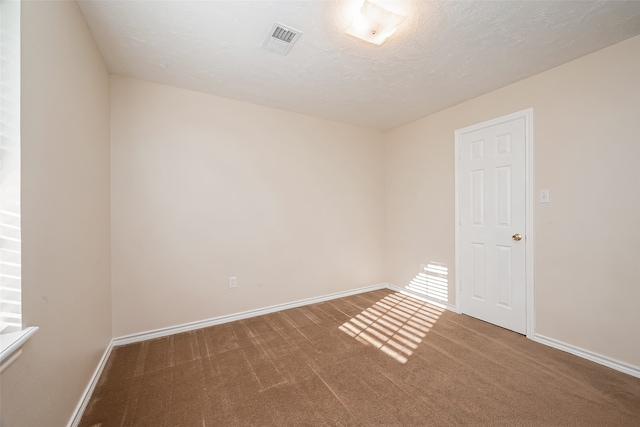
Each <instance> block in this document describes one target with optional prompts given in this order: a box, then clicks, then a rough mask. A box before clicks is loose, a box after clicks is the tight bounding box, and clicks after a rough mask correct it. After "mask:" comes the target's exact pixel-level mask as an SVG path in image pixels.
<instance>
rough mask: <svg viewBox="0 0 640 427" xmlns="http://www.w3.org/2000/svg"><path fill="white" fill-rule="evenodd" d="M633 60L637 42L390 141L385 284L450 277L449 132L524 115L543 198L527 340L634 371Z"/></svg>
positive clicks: (638, 285)
mask: <svg viewBox="0 0 640 427" xmlns="http://www.w3.org/2000/svg"><path fill="white" fill-rule="evenodd" d="M638 52H640V37H635V38H633V39H629V40H627V41H624V42H622V43H619V44H617V45H614V46H612V47H609V48H607V49H604V50H601V51H599V52H596V53H594V54H591V55H588V56H586V57H583V58H581V59H578V60H576V61H573V62H570V63H567V64H565V65H562V66H560V67H557V68H555V69H552V70H550V71H547V72H545V73H542V74H539V75H536V76H534V77H531V78H528V79H526V80H523V81H521V82H519V83H516V84H513V85H511V86H507V87H505V88H502V89H499V90H497V91H495V92H492V93H489V94H487V95H484V96H482V97H479V98H476V99H473V100H471V101H468V102H465V103H462V104H459V105H457V106H455V107H452V108H449V109H447V110H445V111H442V112H439V113H437V114H434V115H432V116H429V117H426V118H424V119H421V120H418V121H416V122H413V123H411V124H408V125H406V126H403V127H401V128H398V129H395V130H393V131H391V132H389V133H387V134H386V135H385V137H386V140H385V141H386V143H385V150H386V151H385V161H386V169H385V172H386V183H385V191H386V197H387V199H386V208H385V215H386V228H385V232H386V241H385V242H386V246H385V248H386V274H387V279H388V281H390V282H391V283H393V284H395V285H398V286H406V285H407V284H408V283H409V281H410V280H411V279H412V278H413V277H414V275H415V274H416V273H417V271H418V268H419V265H420V263H424V262H429V261H437V262H442V263H445V264H447V265H448V266H449V268H450V271H451V272H452V273H453V269H454V267H455V266H454V250H455V247H454V243H455V242H454V205H455V202H454V178H455V177H454V175H455V173H454V131H455V130H456V129H459V128H462V127H465V126H469V125H472V124H475V123H479V122H482V121H485V120H488V119H492V118H495V117H499V116H502V115H505V114H508V113H512V112H515V111H519V110H523V109H525V108H529V107H533V108H534V127H535V187H536V190H538V189H542V188H548V189H550V196H551V203H549V204H538V203H536V204H535V244H536V248H535V314H536V332H537V333H539V334H542V335H545V336H548V337H551V338H554V339H557V340H560V341H563V342H565V343H568V344H572V345H575V346H578V347H581V348H584V349H587V350H590V351H593V352H596V353H599V354H601V355H605V356H608V357H611V358H614V359H617V360H619V361H622V362H626V363H629V364H633V365H635V366H640V340H638V339H637V337H638V325H639V324H640V310H639V309H638V302H639V301H640V270H639V269H638V261H639V260H640V243H639V242H640V221H638V218H640V167H639V163H638V159H640V137H639V135H640V55H639V54H638ZM454 284H455V277H454V275H453V274H451V275H450V277H449V289H450V294H452V295H453V293H454ZM451 302H452V303H453V302H454V299H453V298H452V299H451Z"/></svg>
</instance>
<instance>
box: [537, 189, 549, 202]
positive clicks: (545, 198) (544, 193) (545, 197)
mask: <svg viewBox="0 0 640 427" xmlns="http://www.w3.org/2000/svg"><path fill="white" fill-rule="evenodd" d="M538 201H539V202H540V203H549V190H546V189H545V190H540V194H539V196H538Z"/></svg>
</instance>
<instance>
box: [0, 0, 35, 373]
mask: <svg viewBox="0 0 640 427" xmlns="http://www.w3.org/2000/svg"><path fill="white" fill-rule="evenodd" d="M21 241H22V237H21V226H20V1H19V0H0V372H2V371H3V370H4V369H6V368H7V366H9V364H11V363H12V362H13V361H14V360H15V359H16V358H17V357H18V356H19V355H20V354H21V353H22V345H23V344H24V343H25V342H26V341H27V340H28V339H29V338H30V337H31V336H32V335H33V334H34V333H35V332H36V331H37V330H38V328H36V327H31V328H25V329H23V327H22V283H21V282H22V242H21Z"/></svg>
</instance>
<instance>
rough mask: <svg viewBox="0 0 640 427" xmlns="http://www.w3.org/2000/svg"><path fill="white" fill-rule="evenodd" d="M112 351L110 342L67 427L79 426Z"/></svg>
mask: <svg viewBox="0 0 640 427" xmlns="http://www.w3.org/2000/svg"><path fill="white" fill-rule="evenodd" d="M112 349H113V340H111V342H110V343H109V345H108V346H107V348H106V350H105V351H104V354H103V355H102V358H101V359H100V362H98V366H97V367H96V370H95V371H94V372H93V375H92V376H91V378H90V380H89V384H88V385H87V388H86V389H85V390H84V393H82V396H81V398H80V401H79V402H78V406H76V409H75V410H74V411H73V414H72V415H71V419H70V420H69V424H68V427H77V426H78V424H80V420H81V419H82V415H83V414H84V410H85V409H86V408H87V405H88V404H89V400H90V399H91V395H93V391H94V390H95V388H96V385H97V384H98V381H99V380H100V375H102V371H103V370H104V367H105V366H106V364H107V360H109V356H110V355H111V350H112Z"/></svg>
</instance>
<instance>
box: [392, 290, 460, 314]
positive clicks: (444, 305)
mask: <svg viewBox="0 0 640 427" xmlns="http://www.w3.org/2000/svg"><path fill="white" fill-rule="evenodd" d="M385 285H386V287H387V289H389V290H391V291H394V292H398V293H401V294H403V295H408V296H410V297H412V298H415V299H419V300H420V301H424V302H428V303H429V304H432V305H435V306H437V307H440V308H445V309H447V310H449V311H453V312H454V313H460V311H459V310H458V309H457V308H456V306H455V305H451V304H449V303H446V302H443V301H438V300H437V299H433V298H429V297H425V296H424V295H420V294H419V293H417V292H412V291H410V290H408V289H403V288H400V287H398V286H396V285H392V284H391V283H385Z"/></svg>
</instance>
